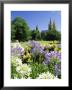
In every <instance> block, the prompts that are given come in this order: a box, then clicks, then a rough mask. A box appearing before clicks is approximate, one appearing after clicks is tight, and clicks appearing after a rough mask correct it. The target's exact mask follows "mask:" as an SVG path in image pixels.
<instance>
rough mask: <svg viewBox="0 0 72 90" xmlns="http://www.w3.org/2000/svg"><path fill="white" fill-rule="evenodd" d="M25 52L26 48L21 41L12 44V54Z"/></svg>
mask: <svg viewBox="0 0 72 90" xmlns="http://www.w3.org/2000/svg"><path fill="white" fill-rule="evenodd" d="M23 54H24V48H23V47H21V45H20V44H19V43H14V44H12V45H11V56H21V55H23Z"/></svg>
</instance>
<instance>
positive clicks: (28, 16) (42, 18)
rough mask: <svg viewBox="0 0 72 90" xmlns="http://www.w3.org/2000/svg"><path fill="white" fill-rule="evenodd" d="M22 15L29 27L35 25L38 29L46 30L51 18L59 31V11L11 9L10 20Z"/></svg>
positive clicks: (32, 27) (31, 27)
mask: <svg viewBox="0 0 72 90" xmlns="http://www.w3.org/2000/svg"><path fill="white" fill-rule="evenodd" d="M16 17H22V18H23V19H24V20H26V22H27V23H28V26H29V27H30V29H35V27H36V25H38V28H39V30H40V31H42V30H47V29H48V24H49V21H50V18H51V20H52V21H53V20H54V21H55V23H56V27H57V30H58V31H61V12H60V11H12V12H11V20H13V19H15V18H16Z"/></svg>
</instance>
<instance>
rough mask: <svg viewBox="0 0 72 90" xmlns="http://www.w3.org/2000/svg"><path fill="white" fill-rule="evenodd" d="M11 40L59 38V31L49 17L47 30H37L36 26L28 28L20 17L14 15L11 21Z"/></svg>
mask: <svg viewBox="0 0 72 90" xmlns="http://www.w3.org/2000/svg"><path fill="white" fill-rule="evenodd" d="M11 40H12V41H15V40H19V41H28V40H36V41H37V40H59V41H60V40H61V33H60V32H58V31H57V29H56V25H55V22H53V23H52V21H51V19H50V22H49V24H48V30H46V31H45V30H44V31H41V32H40V31H39V28H38V26H36V28H35V29H34V30H30V29H29V27H28V24H27V22H26V21H25V20H24V19H22V18H21V17H16V18H15V19H14V20H12V21H11Z"/></svg>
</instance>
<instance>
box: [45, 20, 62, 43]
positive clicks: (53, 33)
mask: <svg viewBox="0 0 72 90" xmlns="http://www.w3.org/2000/svg"><path fill="white" fill-rule="evenodd" d="M48 27H49V28H48V31H47V34H46V40H59V41H60V40H61V33H60V32H58V31H57V29H56V24H55V21H53V23H52V22H51V19H50V23H49V26H48Z"/></svg>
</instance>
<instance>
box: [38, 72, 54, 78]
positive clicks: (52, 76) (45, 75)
mask: <svg viewBox="0 0 72 90" xmlns="http://www.w3.org/2000/svg"><path fill="white" fill-rule="evenodd" d="M37 79H54V75H53V74H51V73H50V72H46V73H45V72H44V73H41V74H40V75H39V77H37Z"/></svg>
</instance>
